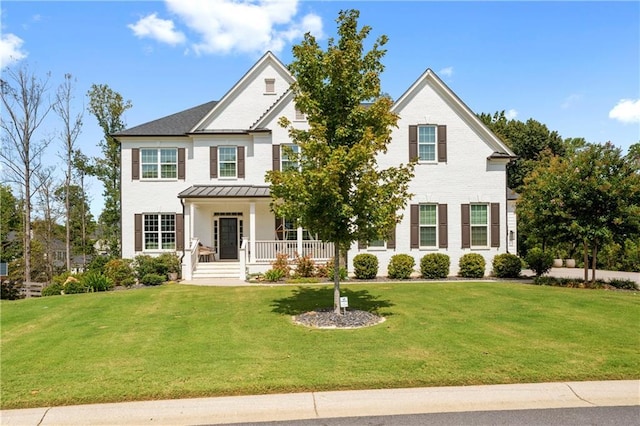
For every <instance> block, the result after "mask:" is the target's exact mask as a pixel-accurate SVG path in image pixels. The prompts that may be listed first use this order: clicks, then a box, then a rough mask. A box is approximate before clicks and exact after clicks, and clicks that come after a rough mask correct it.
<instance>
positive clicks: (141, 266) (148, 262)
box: [133, 254, 159, 282]
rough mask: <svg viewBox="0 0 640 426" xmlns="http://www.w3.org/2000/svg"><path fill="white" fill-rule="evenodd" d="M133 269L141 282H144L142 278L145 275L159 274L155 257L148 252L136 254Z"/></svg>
mask: <svg viewBox="0 0 640 426" xmlns="http://www.w3.org/2000/svg"><path fill="white" fill-rule="evenodd" d="M133 269H134V270H135V272H136V276H137V277H138V280H139V281H140V282H142V278H144V276H145V275H149V274H156V275H159V272H158V269H157V265H156V260H155V258H154V257H152V256H149V255H148V254H139V255H138V256H136V257H135V259H133Z"/></svg>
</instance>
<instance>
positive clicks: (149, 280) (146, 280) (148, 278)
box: [140, 273, 167, 285]
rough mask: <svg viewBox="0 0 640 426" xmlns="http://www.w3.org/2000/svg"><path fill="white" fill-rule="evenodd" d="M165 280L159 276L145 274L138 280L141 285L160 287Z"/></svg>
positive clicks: (162, 276)
mask: <svg viewBox="0 0 640 426" xmlns="http://www.w3.org/2000/svg"><path fill="white" fill-rule="evenodd" d="M166 279H167V277H166V276H164V275H160V274H153V273H151V274H146V275H145V276H143V277H142V279H141V280H140V283H141V284H144V285H160V284H162V283H163V282H164V281H165V280H166Z"/></svg>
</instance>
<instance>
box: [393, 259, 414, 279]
mask: <svg viewBox="0 0 640 426" xmlns="http://www.w3.org/2000/svg"><path fill="white" fill-rule="evenodd" d="M415 265H416V261H415V259H414V258H413V257H412V256H409V255H408V254H394V255H393V256H391V259H390V260H389V267H388V268H387V272H388V274H389V278H394V279H401V280H406V279H408V278H409V277H410V276H411V273H412V272H413V267H414V266H415Z"/></svg>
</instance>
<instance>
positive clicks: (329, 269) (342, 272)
mask: <svg viewBox="0 0 640 426" xmlns="http://www.w3.org/2000/svg"><path fill="white" fill-rule="evenodd" d="M333 263H334V260H333V259H330V260H329V261H328V262H327V265H326V269H327V278H329V279H330V280H332V281H333V271H334V267H333ZM338 277H339V278H340V281H345V280H346V279H347V278H349V274H348V273H347V268H345V267H344V266H341V267H340V269H339V270H338Z"/></svg>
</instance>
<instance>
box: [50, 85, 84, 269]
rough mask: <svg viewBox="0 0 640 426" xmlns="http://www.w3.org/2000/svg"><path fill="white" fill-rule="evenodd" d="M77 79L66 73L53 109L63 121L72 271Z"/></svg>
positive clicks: (78, 119)
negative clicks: (71, 194) (72, 181)
mask: <svg viewBox="0 0 640 426" xmlns="http://www.w3.org/2000/svg"><path fill="white" fill-rule="evenodd" d="M74 84H75V80H74V78H73V77H72V75H71V74H65V75H64V82H63V83H62V84H61V85H60V87H58V91H57V92H56V98H55V102H54V104H53V110H54V111H55V113H56V114H57V115H58V117H59V118H60V121H62V131H61V132H60V140H61V141H62V146H63V149H64V151H63V154H62V158H63V160H64V164H65V166H66V171H65V177H64V186H63V188H64V206H65V228H66V235H65V249H66V253H67V255H66V256H67V258H66V268H67V271H71V223H70V222H71V197H70V194H69V191H70V187H71V180H72V177H73V166H74V163H73V153H74V151H75V150H76V141H77V139H78V136H79V135H80V131H81V130H82V111H81V112H79V113H77V114H75V115H74V114H73V113H72V112H71V102H72V100H73V99H74V95H73V90H74Z"/></svg>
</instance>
